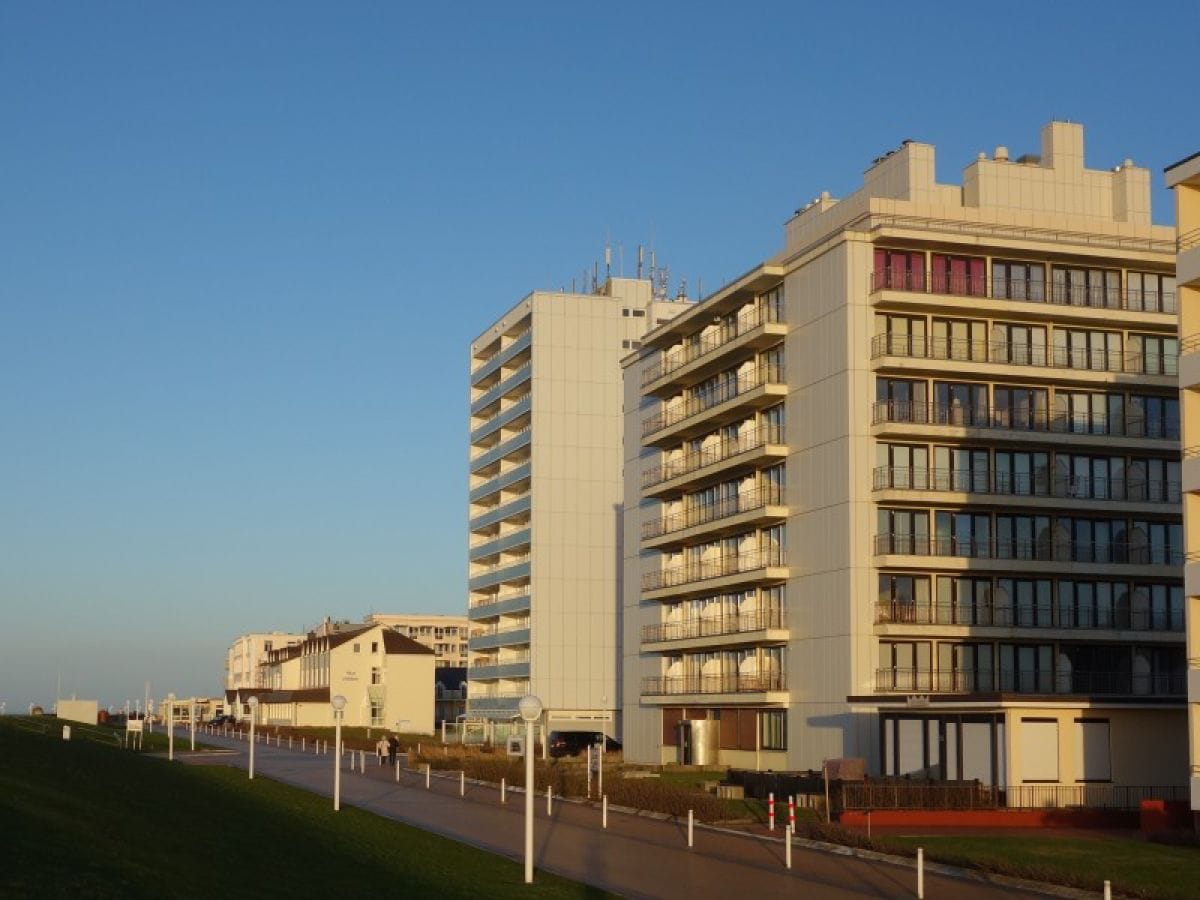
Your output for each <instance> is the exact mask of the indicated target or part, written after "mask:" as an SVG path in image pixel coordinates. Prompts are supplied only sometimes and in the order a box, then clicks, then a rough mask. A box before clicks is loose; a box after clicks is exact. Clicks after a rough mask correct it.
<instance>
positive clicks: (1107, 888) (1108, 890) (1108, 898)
mask: <svg viewBox="0 0 1200 900" xmlns="http://www.w3.org/2000/svg"><path fill="white" fill-rule="evenodd" d="M1104 900H1112V882H1111V881H1109V880H1108V879H1107V878H1106V879H1104Z"/></svg>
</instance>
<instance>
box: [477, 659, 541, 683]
mask: <svg viewBox="0 0 1200 900" xmlns="http://www.w3.org/2000/svg"><path fill="white" fill-rule="evenodd" d="M467 677H468V678H469V679H470V680H472V681H475V680H481V681H482V680H487V679H492V678H528V677H529V657H528V655H526V657H525V658H524V659H520V660H511V661H506V662H502V663H486V664H477V663H472V664H471V668H470V671H469V672H468V675H467Z"/></svg>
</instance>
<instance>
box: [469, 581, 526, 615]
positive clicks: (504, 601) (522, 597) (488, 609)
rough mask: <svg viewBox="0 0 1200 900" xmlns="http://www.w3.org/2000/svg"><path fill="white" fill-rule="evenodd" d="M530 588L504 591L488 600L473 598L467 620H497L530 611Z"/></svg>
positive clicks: (491, 595) (487, 598) (489, 597)
mask: <svg viewBox="0 0 1200 900" xmlns="http://www.w3.org/2000/svg"><path fill="white" fill-rule="evenodd" d="M530 600H531V597H530V593H529V588H528V587H526V588H523V589H521V590H516V591H503V592H501V593H497V594H490V595H488V596H487V597H486V598H482V599H477V598H474V597H472V598H471V600H470V602H469V604H468V609H467V618H468V619H470V620H471V621H472V622H478V621H483V620H486V619H495V618H499V617H500V616H503V615H507V614H509V613H516V612H524V611H525V610H527V609H529V604H530Z"/></svg>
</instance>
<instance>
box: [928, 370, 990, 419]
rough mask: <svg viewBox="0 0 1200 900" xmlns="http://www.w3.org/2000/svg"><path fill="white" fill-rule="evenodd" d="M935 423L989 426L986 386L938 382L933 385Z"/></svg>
mask: <svg viewBox="0 0 1200 900" xmlns="http://www.w3.org/2000/svg"><path fill="white" fill-rule="evenodd" d="M933 391H934V394H933V396H934V410H935V414H936V417H937V418H936V421H937V422H938V423H940V424H949V425H979V426H984V427H986V426H987V425H988V424H989V416H988V388H987V385H986V384H971V383H968V382H954V381H938V382H935V383H934V386H933Z"/></svg>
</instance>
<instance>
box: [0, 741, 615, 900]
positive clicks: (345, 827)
mask: <svg viewBox="0 0 1200 900" xmlns="http://www.w3.org/2000/svg"><path fill="white" fill-rule="evenodd" d="M177 747H178V744H177ZM0 760H2V764H0V896H5V897H9V896H11V897H57V896H71V897H156V898H157V897H214V896H216V897H222V896H223V897H258V898H261V897H264V896H267V897H277V896H279V897H282V896H288V897H312V896H330V897H357V896H369V895H371V894H386V895H390V896H400V897H461V898H472V900H478V898H481V897H488V898H492V897H498V898H504V897H540V898H583V897H586V898H593V897H596V898H598V897H607V896H608V895H607V894H605V893H604V892H602V891H598V890H595V889H593V888H588V887H586V886H583V885H580V884H576V883H574V882H571V881H567V880H565V879H562V878H556V877H554V876H551V875H548V874H545V873H542V872H539V873H538V874H537V875H536V876H535V878H536V881H535V884H534V886H533V887H532V888H529V887H527V886H526V885H525V884H524V883H523V872H522V868H521V866H520V864H518V863H514V862H511V861H509V860H506V859H503V858H501V857H498V856H494V855H492V854H489V853H484V852H482V851H479V850H475V849H473V848H470V847H467V846H465V845H462V844H457V843H455V842H453V841H450V840H447V839H445V838H441V837H438V836H436V835H432V834H429V833H427V832H424V831H421V830H419V829H416V828H411V827H409V826H406V825H402V824H400V823H398V822H393V821H391V820H389V819H384V818H381V817H379V816H375V815H373V814H371V813H367V812H363V811H361V810H357V809H352V808H343V809H342V811H341V812H339V813H335V812H333V810H332V808H331V803H330V801H329V799H328V798H325V797H318V796H316V795H313V794H309V793H307V792H305V791H301V790H298V789H295V788H291V787H288V786H286V785H283V784H279V783H278V782H273V781H270V780H269V779H265V778H256V779H255V780H254V781H253V782H250V781H248V780H247V778H246V775H245V773H244V772H242V771H239V770H235V769H231V768H227V767H224V766H187V765H182V764H179V763H175V764H171V763H167V762H166V761H165V760H161V759H148V758H146V757H145V756H143V755H141V754H137V753H133V752H130V751H123V750H120V749H118V748H116V747H115V746H108V745H105V744H101V743H97V742H93V741H75V740H72V741H70V742H69V743H68V742H65V741H63V740H62V739H61V728H59V729H57V732H56V733H55V732H51V733H47V734H40V733H34V732H30V731H26V730H19V729H17V728H15V727H14V726H13V724H12V723H5V722H4V720H3V719H0Z"/></svg>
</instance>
